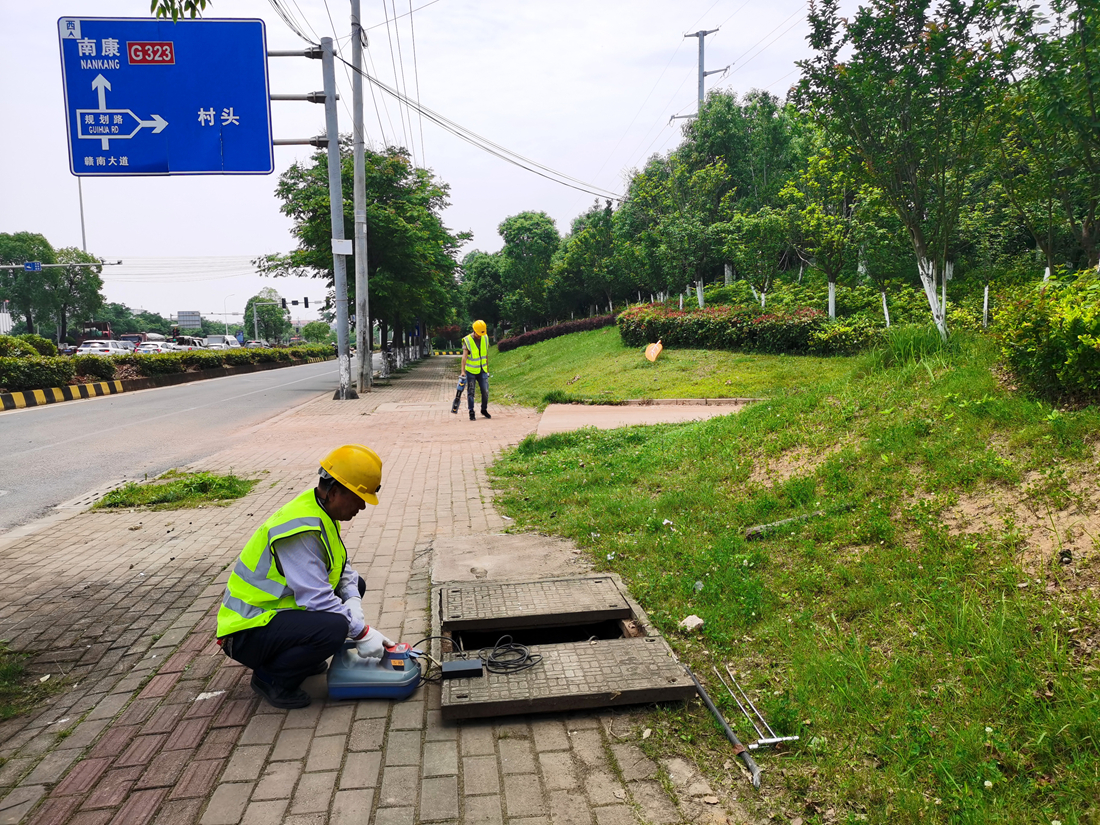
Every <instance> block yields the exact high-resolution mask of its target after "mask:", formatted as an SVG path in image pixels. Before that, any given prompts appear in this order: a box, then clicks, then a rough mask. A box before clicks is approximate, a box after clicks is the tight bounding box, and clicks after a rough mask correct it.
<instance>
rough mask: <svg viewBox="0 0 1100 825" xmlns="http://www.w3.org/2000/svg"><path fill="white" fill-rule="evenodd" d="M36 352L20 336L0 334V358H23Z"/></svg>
mask: <svg viewBox="0 0 1100 825" xmlns="http://www.w3.org/2000/svg"><path fill="white" fill-rule="evenodd" d="M38 354H39V353H38V351H37V350H35V348H34V347H32V346H31V345H30V344H28V343H27V342H26V341H24V340H22V338H16V337H15V336H13V335H0V358H25V357H28V356H31V355H38ZM54 354H55V355H56V354H57V353H54Z"/></svg>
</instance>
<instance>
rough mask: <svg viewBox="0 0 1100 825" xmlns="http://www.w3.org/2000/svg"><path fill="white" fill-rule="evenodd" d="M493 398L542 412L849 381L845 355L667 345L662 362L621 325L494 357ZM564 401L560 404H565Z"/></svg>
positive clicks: (751, 394) (750, 394)
mask: <svg viewBox="0 0 1100 825" xmlns="http://www.w3.org/2000/svg"><path fill="white" fill-rule="evenodd" d="M489 366H490V372H491V373H492V387H491V392H492V393H493V397H494V400H497V399H501V400H506V401H511V402H512V403H516V404H526V405H528V406H532V407H536V406H542V405H543V404H545V403H546V395H547V393H551V392H556V393H559V395H557V396H555V397H554V398H553V399H551V401H554V400H556V399H560V398H564V399H566V400H578V401H585V402H589V403H592V402H595V403H614V402H616V401H623V400H625V399H630V398H729V397H737V398H762V397H770V396H772V395H774V394H776V393H778V392H782V391H784V390H792V389H797V388H799V387H805V386H810V385H813V384H815V383H817V382H819V381H821V380H833V379H839V378H843V377H844V376H846V375H848V374H849V373H850V372H851V369H852V366H851V363H850V362H849V361H848V359H844V358H813V357H808V356H789V355H744V354H741V353H735V352H717V351H711V350H677V349H668V348H666V349H665V350H664V351H663V352H662V353H661V355H660V357H659V358H658V359H657V361H656V362H654V363H650V362H649V361H647V360H646V359H645V356H644V355H643V354H642V351H641V350H636V349H633V348H630V347H625V346H623V344H622V341H621V340H620V339H619V332H618V329H617V328H616V327H607V328H605V329H600V330H594V331H592V332H578V333H573V334H572V335H565V336H562V337H561V338H554V339H551V340H550V341H543V342H542V343H540V344H535V345H534V346H530V347H520V348H519V349H514V350H512V351H511V352H506V353H504V354H503V355H501V354H497V353H496V352H495V351H494V352H493V353H492V354H491V355H490V357H489ZM559 403H560V402H559Z"/></svg>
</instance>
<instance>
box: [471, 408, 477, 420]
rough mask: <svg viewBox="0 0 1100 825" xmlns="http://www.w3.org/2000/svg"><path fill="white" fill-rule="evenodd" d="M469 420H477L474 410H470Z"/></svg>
mask: <svg viewBox="0 0 1100 825" xmlns="http://www.w3.org/2000/svg"><path fill="white" fill-rule="evenodd" d="M470 420H471V421H476V420H477V416H476V415H474V411H473V410H470Z"/></svg>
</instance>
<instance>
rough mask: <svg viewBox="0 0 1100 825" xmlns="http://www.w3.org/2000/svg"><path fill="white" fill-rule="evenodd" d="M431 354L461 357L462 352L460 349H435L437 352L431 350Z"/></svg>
mask: <svg viewBox="0 0 1100 825" xmlns="http://www.w3.org/2000/svg"><path fill="white" fill-rule="evenodd" d="M432 354H433V355H462V350H460V349H437V350H432Z"/></svg>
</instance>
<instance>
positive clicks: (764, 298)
mask: <svg viewBox="0 0 1100 825" xmlns="http://www.w3.org/2000/svg"><path fill="white" fill-rule="evenodd" d="M767 298H768V293H766V292H761V293H760V308H761V309H763V308H764V301H766V300H767Z"/></svg>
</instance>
